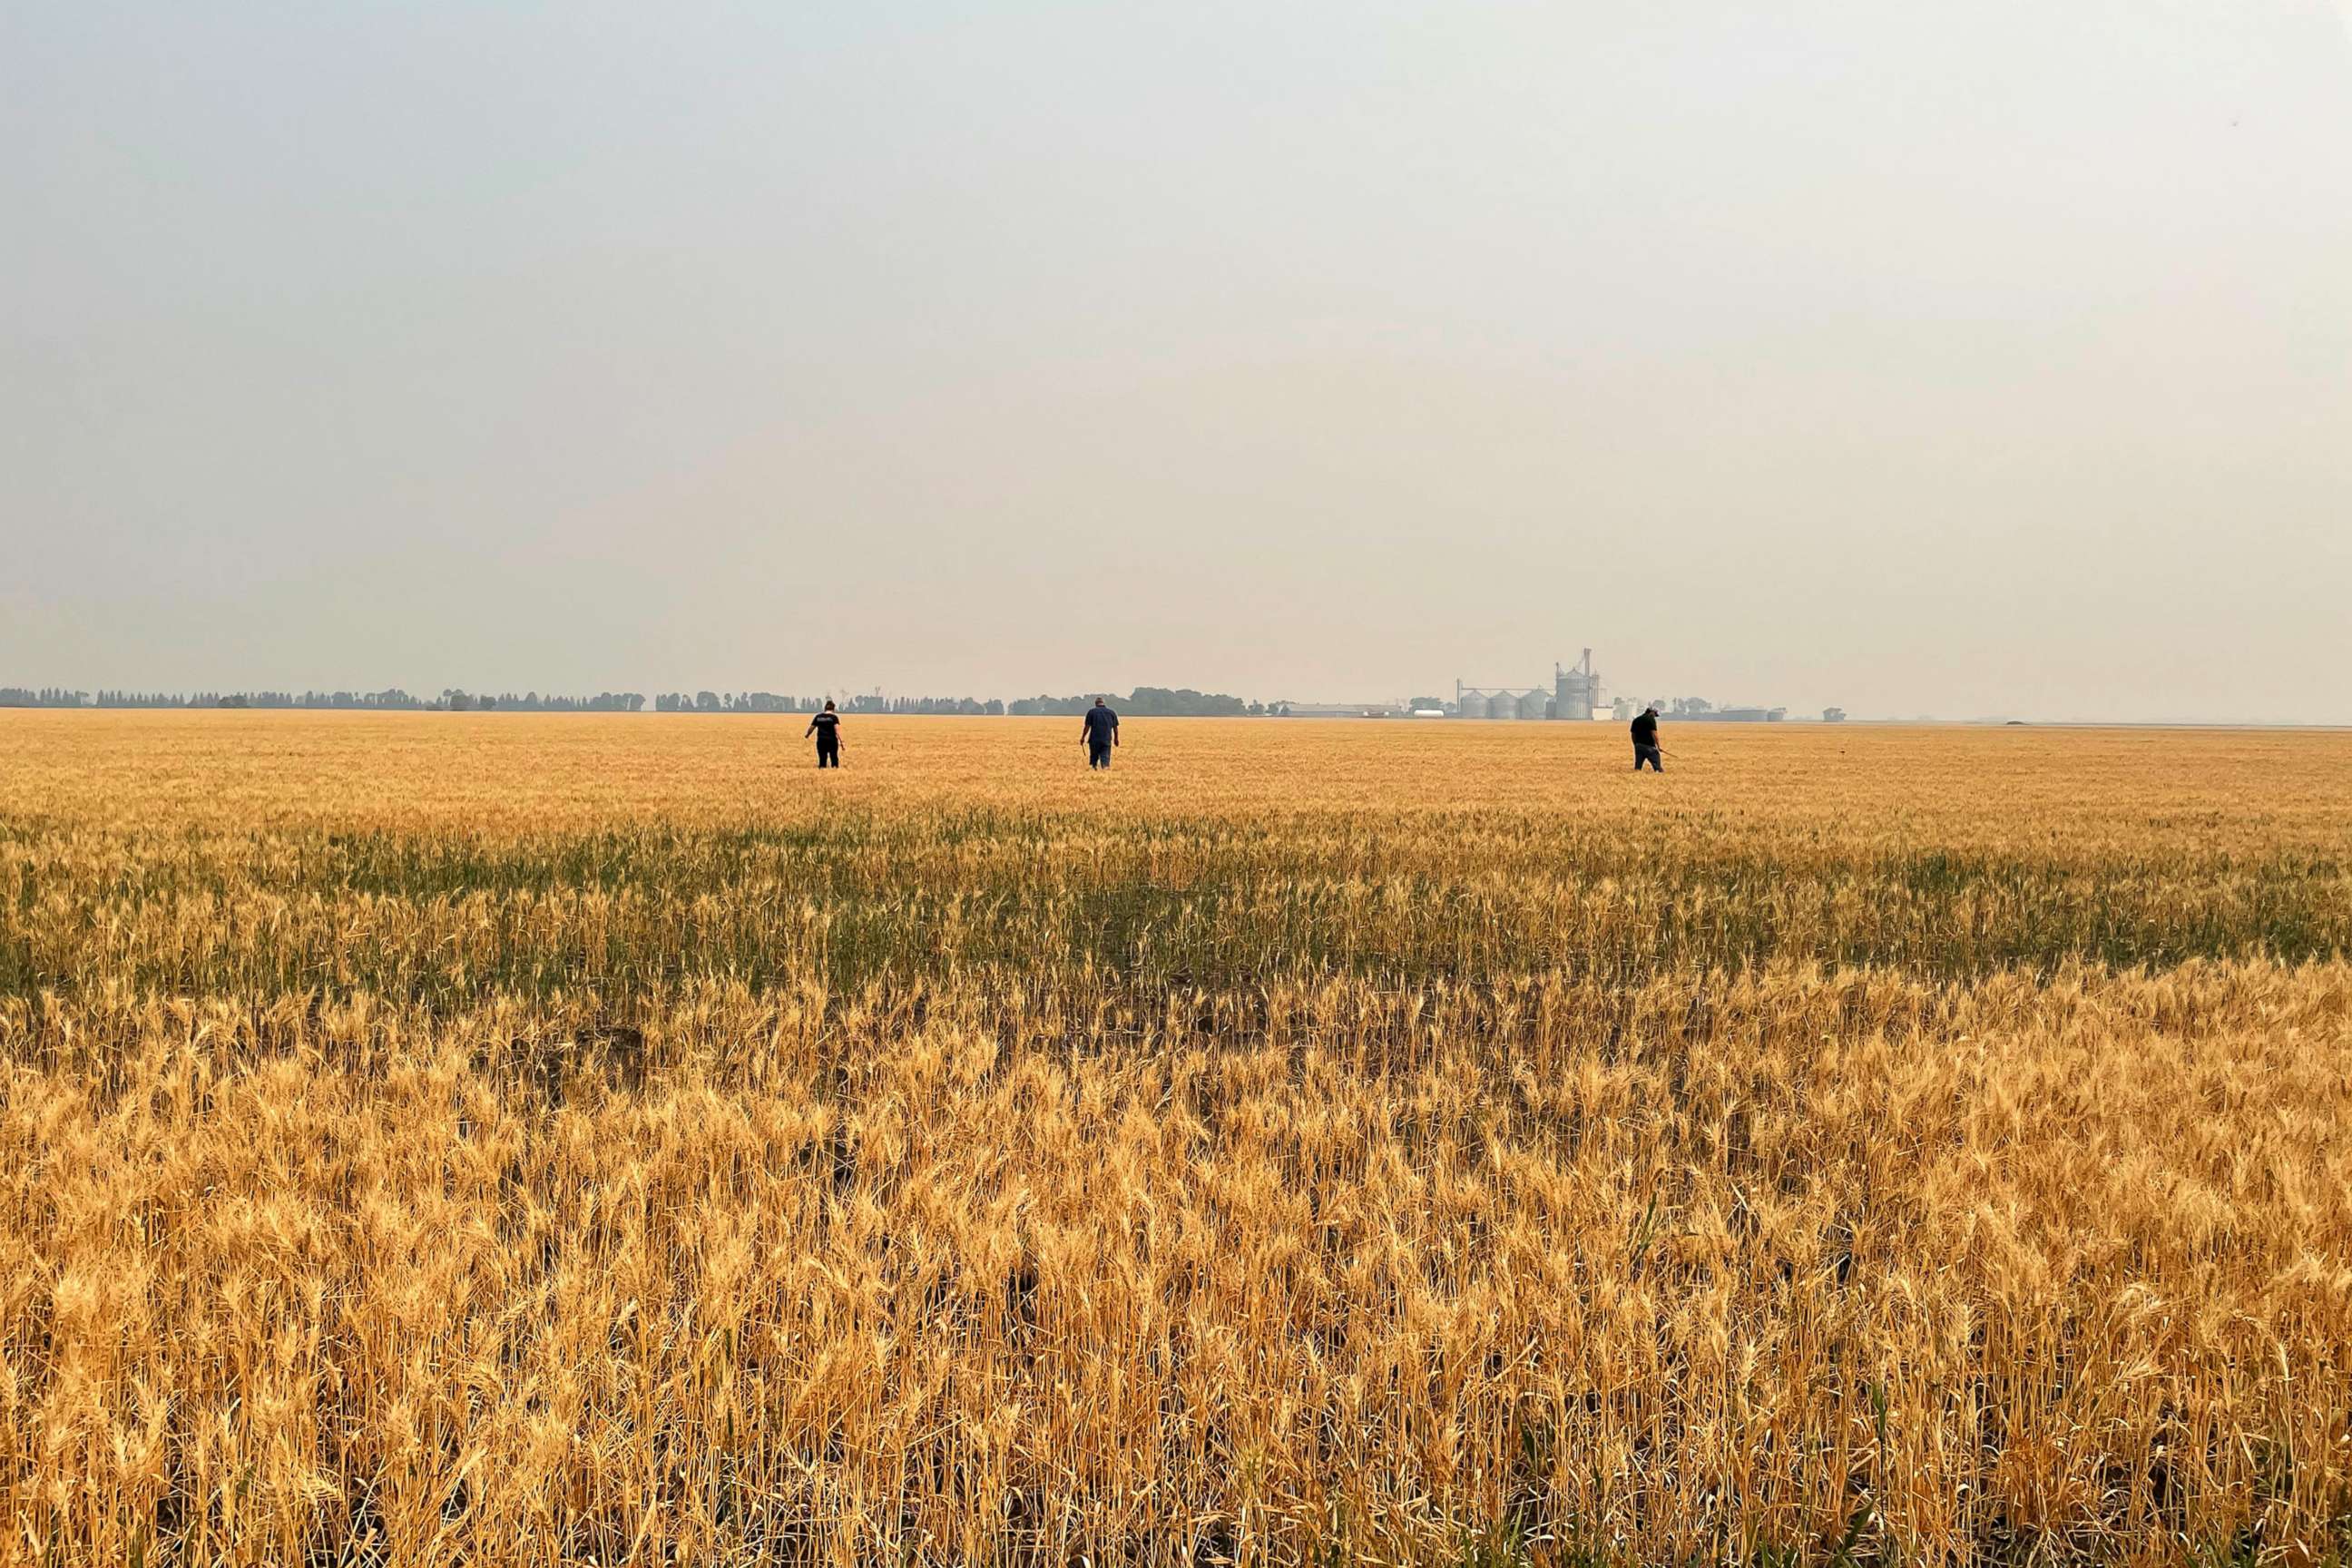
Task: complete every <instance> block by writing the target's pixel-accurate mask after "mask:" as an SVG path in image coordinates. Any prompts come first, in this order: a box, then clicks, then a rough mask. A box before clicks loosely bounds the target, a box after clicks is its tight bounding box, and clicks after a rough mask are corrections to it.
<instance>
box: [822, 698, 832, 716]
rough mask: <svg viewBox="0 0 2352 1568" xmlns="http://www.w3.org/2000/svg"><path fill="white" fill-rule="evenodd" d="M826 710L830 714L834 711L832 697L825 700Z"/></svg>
mask: <svg viewBox="0 0 2352 1568" xmlns="http://www.w3.org/2000/svg"><path fill="white" fill-rule="evenodd" d="M824 710H825V711H826V712H828V713H830V712H832V711H833V699H832V698H830V697H828V698H826V699H825V700H824Z"/></svg>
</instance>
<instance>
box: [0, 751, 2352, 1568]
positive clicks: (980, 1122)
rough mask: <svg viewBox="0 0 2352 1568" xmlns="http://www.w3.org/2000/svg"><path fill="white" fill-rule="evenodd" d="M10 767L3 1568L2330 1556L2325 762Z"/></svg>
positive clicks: (2350, 1481)
mask: <svg viewBox="0 0 2352 1568" xmlns="http://www.w3.org/2000/svg"><path fill="white" fill-rule="evenodd" d="M800 728H801V721H797V720H792V719H781V720H765V719H759V718H750V717H723V718H697V717H681V716H644V717H634V718H633V717H620V716H602V715H598V716H583V717H577V718H572V717H562V718H557V717H527V716H521V715H499V714H484V715H433V714H417V715H384V716H373V715H370V716H362V715H335V714H290V713H246V714H238V713H227V712H186V713H164V714H135V713H131V714H125V713H104V714H101V713H94V712H74V713H37V712H34V713H8V714H0V1526H5V1531H6V1535H5V1544H0V1561H5V1562H7V1563H110V1564H111V1563H135V1564H140V1565H142V1568H145V1565H149V1564H162V1563H189V1564H194V1563H207V1564H208V1563H271V1564H280V1563H285V1564H310V1563H320V1564H325V1563H381V1564H400V1565H406V1564H459V1563H465V1564H485V1565H486V1564H501V1565H503V1564H510V1563H511V1564H544V1565H548V1568H554V1565H557V1564H572V1563H646V1564H653V1563H661V1564H702V1563H710V1564H732V1563H786V1564H796V1565H798V1564H807V1565H814V1564H865V1563H975V1564H977V1563H1034V1564H1047V1565H1050V1568H1076V1565H1079V1564H1084V1565H1087V1568H1095V1565H1099V1564H1110V1563H1151V1564H1162V1563H1164V1564H1171V1565H1172V1564H1185V1565H1192V1564H1205V1563H1211V1562H1213V1561H1219V1560H1227V1559H1231V1560H1236V1561H1240V1562H1246V1563H1312V1564H1315V1565H1317V1568H1324V1565H1336V1564H1340V1563H1444V1564H1462V1565H1480V1568H1485V1565H1501V1564H1508V1563H1561V1564H1571V1563H1572V1564H1579V1565H1586V1568H1597V1565H1600V1564H1604V1563H1607V1564H1615V1563H1624V1564H1633V1563H1716V1562H1743V1563H1771V1564H1795V1563H1854V1564H1863V1563H1898V1562H1899V1563H2017V1564H2026V1563H2036V1564H2038V1563H2075V1562H2126V1561H2132V1562H2216V1563H2220V1562H2235V1563H2256V1562H2278V1563H2294V1564H2302V1563H2318V1562H2326V1561H2342V1560H2343V1559H2344V1558H2345V1557H2346V1556H2347V1554H2352V1429H2347V1423H2352V966H2347V961H2346V953H2347V949H2352V735H2345V734H2317V733H2313V734H2258V733H2232V732H2159V731H2041V730H2003V731H1964V730H1902V729H1875V728H1856V727H1851V726H1848V727H1843V728H1819V727H1800V726H1785V727H1784V726H1773V727H1752V728H1741V727H1727V726H1718V727H1714V728H1701V727H1694V726H1684V727H1681V728H1680V729H1679V731H1676V730H1675V727H1673V726H1671V725H1670V726H1669V734H1668V736H1667V741H1668V744H1669V745H1670V746H1671V747H1672V748H1673V754H1672V755H1671V757H1670V758H1669V761H1668V764H1667V765H1668V769H1669V771H1668V772H1667V773H1665V774H1664V775H1663V776H1655V777H1654V776H1642V777H1638V778H1637V777H1635V776H1634V775H1633V773H1631V772H1630V771H1628V766H1629V763H1630V755H1629V752H1628V750H1627V748H1626V745H1625V742H1624V738H1623V735H1622V731H1621V729H1620V728H1619V727H1617V726H1601V727H1595V728H1594V729H1591V730H1586V729H1585V728H1584V727H1582V726H1565V725H1539V724H1530V725H1500V724H1497V725H1478V724H1436V725H1426V726H1409V725H1404V724H1387V725H1383V724H1376V723H1361V722H1359V723H1355V724H1346V723H1338V724H1318V723H1309V722H1285V721H1160V722H1158V723H1146V722H1134V723H1130V724H1129V726H1128V729H1127V736H1126V740H1127V744H1126V745H1125V746H1124V747H1123V748H1122V749H1121V750H1120V752H1118V763H1117V766H1116V767H1115V768H1114V770H1113V771H1112V772H1111V773H1108V774H1104V775H1095V774H1090V773H1087V770H1086V769H1085V767H1084V766H1083V761H1082V753H1081V752H1080V749H1079V747H1078V744H1077V741H1076V721H1061V720H1051V721H1046V720H1040V721H1018V720H1013V721H1008V720H973V721H958V720H945V719H908V720H899V721H883V720H871V719H853V720H852V721H850V722H849V724H848V725H847V726H846V727H845V753H846V763H847V766H846V767H845V769H844V770H843V771H841V772H840V773H830V774H819V773H817V772H815V771H814V769H813V768H812V767H811V766H810V765H809V761H810V759H809V754H808V752H807V751H806V750H805V749H804V746H803V742H801V741H800V739H799V734H800Z"/></svg>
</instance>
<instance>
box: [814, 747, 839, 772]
mask: <svg viewBox="0 0 2352 1568" xmlns="http://www.w3.org/2000/svg"><path fill="white" fill-rule="evenodd" d="M816 765H817V766H818V767H821V768H837V767H839V766H841V742H838V741H835V742H833V743H832V744H831V745H827V744H826V743H825V742H823V741H819V742H817V743H816Z"/></svg>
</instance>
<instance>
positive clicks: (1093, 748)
mask: <svg viewBox="0 0 2352 1568" xmlns="http://www.w3.org/2000/svg"><path fill="white" fill-rule="evenodd" d="M1087 766H1088V767H1090V768H1107V767H1108V766H1110V748H1109V747H1108V746H1107V745H1105V744H1104V743H1103V742H1100V741H1089V742H1087Z"/></svg>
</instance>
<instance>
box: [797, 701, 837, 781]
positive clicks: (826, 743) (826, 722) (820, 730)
mask: <svg viewBox="0 0 2352 1568" xmlns="http://www.w3.org/2000/svg"><path fill="white" fill-rule="evenodd" d="M811 735H814V736H815V737H816V765H817V766H818V767H821V768H837V767H839V766H841V715H840V714H838V713H836V712H835V711H834V710H833V703H832V702H831V701H830V700H828V701H827V702H826V703H825V705H824V712H822V713H820V714H818V715H817V716H816V717H815V718H814V719H812V720H810V721H809V727H808V728H807V729H805V730H803V731H801V739H802V740H803V741H805V740H807V739H808V738H809V737H810V736H811Z"/></svg>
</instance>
